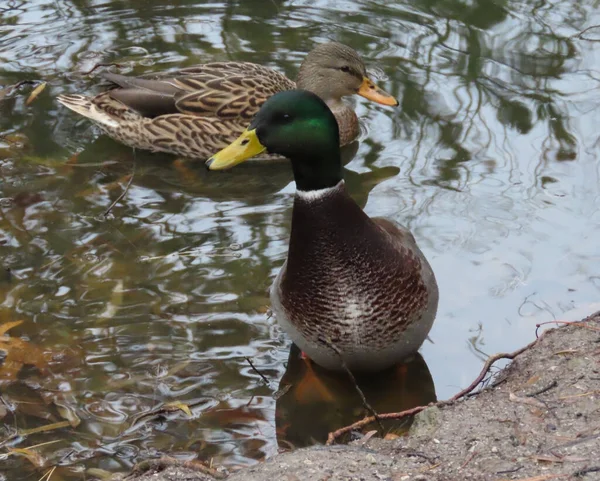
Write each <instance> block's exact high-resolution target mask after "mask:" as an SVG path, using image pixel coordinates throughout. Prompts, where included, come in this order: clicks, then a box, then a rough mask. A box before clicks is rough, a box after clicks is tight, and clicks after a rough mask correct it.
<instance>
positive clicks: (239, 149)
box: [206, 129, 266, 170]
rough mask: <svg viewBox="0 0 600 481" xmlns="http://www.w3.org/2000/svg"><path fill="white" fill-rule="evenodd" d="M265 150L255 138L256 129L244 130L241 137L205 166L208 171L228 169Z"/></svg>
mask: <svg viewBox="0 0 600 481" xmlns="http://www.w3.org/2000/svg"><path fill="white" fill-rule="evenodd" d="M265 150H266V147H265V146H264V145H262V144H261V143H260V141H259V140H258V137H257V136H256V129H253V130H244V132H242V135H240V136H239V137H238V138H237V139H235V140H234V141H233V142H232V143H231V144H229V145H228V146H227V147H225V148H224V149H223V150H220V151H219V152H217V153H216V154H215V155H213V156H212V157H211V158H210V159H208V160H207V161H206V166H207V167H208V168H209V169H210V170H224V169H230V168H231V167H233V166H234V165H237V164H241V163H242V162H244V161H245V160H248V159H249V158H250V157H254V156H255V155H258V154H260V153H261V152H264V151H265Z"/></svg>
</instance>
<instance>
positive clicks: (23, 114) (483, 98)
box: [0, 0, 600, 481]
mask: <svg viewBox="0 0 600 481" xmlns="http://www.w3.org/2000/svg"><path fill="white" fill-rule="evenodd" d="M598 6H599V3H598V2H597V1H592V0H583V1H579V0H577V1H576V0H563V1H558V0H556V1H544V0H541V1H511V0H504V1H503V0H494V1H486V0H465V1H459V0H428V1H419V2H417V1H410V0H402V1H398V2H389V5H385V2H376V1H371V0H347V1H338V2H330V1H324V0H316V1H314V0H313V1H306V0H289V1H285V0H268V1H265V0H245V1H242V0H237V1H221V2H202V1H198V0H195V1H185V0H183V1H177V2H173V1H166V0H163V1H158V0H152V1H148V0H143V1H139V0H131V1H127V0H107V1H102V0H36V1H17V0H5V1H4V2H2V4H1V5H0V61H1V63H0V85H4V86H9V85H14V84H16V83H17V82H19V81H22V80H33V81H45V82H47V85H46V88H45V89H44V91H43V92H41V93H40V94H39V96H38V97H37V98H36V99H35V100H33V101H32V102H31V103H30V104H29V105H26V100H27V98H28V96H29V94H30V92H31V90H32V86H28V85H24V86H22V87H20V88H18V89H11V90H0V114H1V115H0V135H1V137H0V198H1V200H0V264H1V265H0V267H1V270H0V332H1V334H3V335H4V337H2V338H0V356H3V357H0V359H2V360H3V363H2V366H0V379H1V384H0V395H1V399H0V401H1V402H0V416H1V424H0V443H1V444H0V446H1V447H0V456H1V457H0V463H1V464H2V465H3V468H2V469H1V471H3V472H4V474H0V479H2V476H5V477H6V479H23V480H24V479H27V480H38V479H39V478H40V477H41V475H42V474H43V473H45V472H48V471H49V469H51V468H52V467H53V466H57V465H58V468H57V469H56V470H55V471H54V472H53V474H52V480H53V481H56V480H58V479H68V480H70V479H84V477H87V478H88V479H89V477H90V476H92V475H94V474H97V473H99V471H93V470H94V469H101V470H105V471H108V472H114V471H125V470H127V469H128V468H130V467H131V466H132V465H133V463H135V462H137V461H140V460H143V459H147V458H151V457H156V456H159V455H160V454H161V453H164V452H166V451H170V452H171V453H172V455H174V456H176V457H178V458H180V459H200V460H202V461H205V462H212V463H213V465H217V466H222V465H225V466H229V467H235V466H241V465H245V464H251V463H254V462H256V460H260V459H263V458H264V457H268V456H271V455H273V454H274V453H276V452H277V451H278V450H282V449H289V448H290V447H293V446H301V445H306V444H310V443H314V442H323V440H324V439H323V436H324V435H326V433H327V431H328V430H331V429H332V428H335V427H340V426H342V425H344V424H347V423H348V422H351V421H352V420H353V419H357V418H360V417H362V416H363V415H364V414H365V412H364V409H362V407H361V404H360V401H358V399H357V397H356V393H355V392H354V390H353V389H352V387H351V386H350V387H349V386H348V385H347V383H345V382H344V380H340V379H338V378H331V377H330V376H329V374H327V373H322V372H319V370H314V369H312V368H311V367H310V366H307V365H306V363H303V362H302V361H299V360H298V358H297V353H295V352H292V354H291V355H290V343H289V341H288V340H287V338H286V336H285V335H284V334H283V333H282V332H281V331H280V329H279V328H278V326H277V324H276V322H275V321H274V319H272V318H271V317H270V316H269V299H268V294H267V289H268V287H269V285H270V283H271V281H272V279H273V278H274V276H275V274H276V273H277V271H278V269H279V268H280V266H281V265H282V263H283V261H284V259H285V255H286V250H287V240H288V236H289V231H290V216H291V207H292V197H293V192H294V184H293V181H292V175H291V171H290V168H289V165H288V164H287V163H286V162H283V161H282V162H271V163H269V164H262V165H261V164H257V163H248V164H245V165H243V166H240V167H239V168H236V169H233V170H231V171H228V172H226V173H214V172H207V171H206V170H205V169H204V168H203V166H202V165H198V164H196V165H194V164H193V163H190V162H183V163H181V162H174V161H173V160H174V159H173V158H172V157H169V156H167V155H151V154H147V153H143V152H135V153H134V152H133V151H132V150H131V149H128V148H127V147H123V146H120V145H118V144H116V143H115V142H113V141H112V140H110V139H107V138H106V137H104V136H99V134H98V132H97V131H96V130H95V128H93V127H92V126H91V124H90V123H89V122H88V121H86V120H85V119H82V118H80V117H78V116H76V115H75V114H73V113H72V112H70V111H68V110H67V109H65V108H63V107H61V106H59V105H58V103H57V102H56V101H55V97H56V96H57V95H58V94H61V93H86V92H87V93H90V92H94V91H97V84H98V83H99V81H98V79H97V78H94V75H95V74H96V73H97V72H98V71H99V70H96V71H95V72H94V73H93V74H92V75H86V74H85V72H86V71H89V70H90V69H92V68H93V67H94V66H95V65H96V64H98V63H118V64H120V65H121V68H120V71H121V72H124V73H135V74H141V73H145V72H150V71H156V70H162V69H168V68H175V67H178V66H187V65H192V64H195V63H201V62H206V61H215V60H243V61H253V62H258V63H261V64H265V65H269V66H272V67H274V68H277V69H279V70H280V71H282V72H284V73H286V74H287V75H289V76H290V77H292V78H293V77H295V74H296V71H297V68H298V66H299V64H300V62H301V61H302V59H303V57H304V55H305V53H306V52H308V51H309V50H310V49H311V48H312V47H313V46H314V45H315V44H316V43H318V42H324V41H327V40H328V39H332V40H338V41H341V42H344V43H346V44H348V45H350V46H352V47H354V48H355V49H356V50H357V51H358V52H359V53H360V54H361V55H362V56H363V58H364V59H365V61H366V63H367V65H368V66H369V67H370V68H372V69H373V70H374V77H376V78H377V79H378V83H379V84H380V85H381V86H382V87H384V88H385V89H386V90H387V91H389V92H391V93H392V94H394V95H396V96H397V98H398V99H399V100H400V107H398V108H396V109H392V108H389V107H383V106H379V105H375V104H372V103H368V102H367V101H365V100H364V99H362V98H357V99H352V102H354V104H355V105H356V109H357V112H358V114H359V116H360V117H361V118H362V122H363V131H364V132H363V135H362V139H361V142H360V145H359V146H358V148H357V152H356V155H355V156H354V158H353V159H352V160H351V161H350V162H349V163H348V164H347V165H346V168H345V178H346V182H347V185H348V189H349V191H350V193H351V195H352V196H353V197H354V198H355V199H356V200H357V202H358V203H359V204H360V205H361V206H363V207H364V208H365V210H366V212H367V213H368V214H370V215H377V216H387V217H390V218H392V219H394V220H396V221H399V222H401V223H403V224H405V225H407V226H409V227H410V228H411V230H412V231H413V233H414V234H415V237H416V238H417V241H418V242H419V244H420V246H421V248H422V250H423V251H424V253H425V254H426V256H427V257H428V259H429V261H430V263H431V264H432V267H433V269H434V271H435V273H436V276H437V279H438V283H439V286H440V306H439V311H438V316H437V320H436V323H435V325H434V328H433V330H432V332H431V341H432V342H426V343H425V345H424V346H423V348H422V349H421V354H422V358H421V357H420V356H417V357H415V358H414V359H412V360H411V361H410V362H408V363H406V364H404V365H402V366H399V367H398V368H397V369H395V370H393V372H389V373H386V374H385V376H387V377H384V378H382V379H377V380H371V381H372V382H371V385H368V384H369V383H367V382H365V384H364V386H365V387H364V389H365V391H366V394H367V397H369V399H371V402H372V404H373V405H374V407H375V408H376V409H378V410H379V411H394V410H402V409H403V408H407V407H411V406H414V405H418V404H420V403H423V402H429V401H431V400H433V399H435V397H437V398H439V399H443V398H446V397H449V396H451V395H452V394H454V393H455V392H457V391H458V390H459V389H460V388H461V387H465V386H467V385H468V384H469V383H470V382H471V380H472V379H473V378H474V377H475V375H476V374H477V373H478V371H479V370H480V368H481V365H482V363H483V360H484V359H485V358H486V356H488V355H490V354H493V353H495V352H498V351H511V350H514V349H516V348H518V347H520V346H522V345H524V344H526V343H527V342H529V341H531V340H532V339H533V338H534V336H535V325H536V323H540V322H544V321H551V320H554V319H577V318H579V317H581V316H582V315H584V314H588V313H590V312H591V311H592V310H594V308H595V307H596V306H597V301H598V299H599V297H600V269H599V267H600V243H599V242H598V239H599V238H600V168H599V161H598V150H599V148H600V143H599V141H600V134H599V132H598V125H600V108H599V107H600V88H599V87H600V85H599V82H600V70H598V65H600V49H598V42H600V27H599V28H593V26H594V25H596V24H600V13H599V11H598ZM590 27H592V28H590ZM585 29H588V30H586V31H585V32H583V31H584V30H585ZM581 32H583V33H581ZM132 175H133V177H132ZM129 182H130V185H129V189H128V190H127V192H126V194H125V196H124V197H123V198H121V199H119V197H120V196H121V194H123V192H124V190H125V189H126V186H127V185H128V183H129ZM115 201H117V202H116V204H115V205H114V206H113V207H112V209H111V210H110V213H109V214H108V215H106V216H105V215H104V213H105V212H106V211H107V210H108V209H109V207H110V206H111V204H113V202H115ZM596 309H597V307H596ZM17 321H22V322H21V323H20V324H17ZM12 323H15V324H12ZM288 358H289V359H288ZM249 360H250V361H251V362H252V365H250V363H249ZM253 366H254V367H253ZM259 373H260V374H259ZM282 378H283V379H282ZM277 391H279V392H277ZM188 410H189V411H188ZM44 426H46V427H47V429H48V430H47V431H43V430H42V431H38V432H36V430H37V429H42V428H43V427H44ZM402 429H404V427H403V426H399V427H398V432H400V431H402ZM28 430H33V431H28ZM37 445H40V446H38V447H36V448H32V450H31V451H29V452H25V453H23V452H21V453H15V452H13V453H12V454H9V452H10V451H9V449H10V448H27V447H31V446H37ZM31 452H35V453H38V454H39V455H40V456H41V457H42V458H43V459H41V458H37V457H36V456H35V455H32V454H31ZM90 470H91V471H90Z"/></svg>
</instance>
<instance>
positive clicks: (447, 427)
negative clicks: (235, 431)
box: [113, 313, 600, 481]
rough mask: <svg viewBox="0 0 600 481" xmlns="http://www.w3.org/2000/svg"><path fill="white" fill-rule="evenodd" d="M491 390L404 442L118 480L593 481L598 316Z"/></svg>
mask: <svg viewBox="0 0 600 481" xmlns="http://www.w3.org/2000/svg"><path fill="white" fill-rule="evenodd" d="M495 379H496V381H495V387H493V388H488V389H485V390H483V391H481V392H480V393H478V394H477V395H474V396H470V397H467V399H465V400H462V401H457V402H455V403H453V404H451V405H447V406H441V407H435V406H433V407H429V408H427V409H425V410H424V411H423V412H421V413H420V414H418V415H417V416H416V418H415V421H414V423H413V425H412V427H411V429H410V432H409V434H408V436H403V437H400V438H397V439H393V440H383V439H379V438H377V437H369V436H368V435H367V436H364V437H363V438H362V439H359V440H358V441H355V442H353V443H351V444H350V445H333V446H314V447H310V448H304V449H298V450H296V451H292V452H288V453H284V454H280V455H276V456H274V457H272V458H270V459H268V460H267V461H265V462H263V463H260V464H257V465H256V466H252V467H249V468H244V469H242V470H240V471H237V472H232V473H226V472H221V471H218V470H217V471H212V473H213V474H214V475H215V476H216V478H215V477H213V476H212V475H211V474H210V472H211V471H210V470H208V469H205V468H204V467H203V466H202V465H200V463H197V464H196V465H193V464H191V465H188V466H183V465H169V462H160V461H159V460H157V461H151V462H146V463H143V464H142V465H140V466H138V467H137V468H136V469H135V470H134V471H133V472H132V473H129V474H127V475H119V476H117V477H114V478H113V479H126V480H128V481H174V480H186V481H210V480H214V479H227V480H230V481H236V480H237V481H242V480H244V481H258V480H273V481H275V480H282V481H304V480H319V481H336V480H374V481H381V480H390V481H404V480H431V481H445V480H457V479H468V480H510V479H514V480H522V481H525V480H527V481H545V480H550V479H573V480H600V313H595V314H593V315H592V316H589V317H587V318H585V319H584V320H582V322H581V323H576V324H571V325H567V326H564V327H559V328H556V329H551V330H548V331H547V332H545V334H544V335H543V336H542V338H541V339H540V340H539V342H536V343H535V344H534V345H533V346H532V347H531V348H529V349H527V350H525V351H524V352H523V353H522V354H520V355H518V356H517V357H516V358H515V359H514V360H513V361H512V362H511V363H510V364H509V365H508V366H507V367H506V368H505V369H504V370H502V371H501V372H500V373H499V374H498V375H497V376H496V378H495Z"/></svg>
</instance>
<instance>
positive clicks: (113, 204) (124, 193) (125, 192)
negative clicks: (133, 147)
mask: <svg viewBox="0 0 600 481" xmlns="http://www.w3.org/2000/svg"><path fill="white" fill-rule="evenodd" d="M135 164H136V162H135V154H134V156H133V171H132V172H131V176H130V177H129V182H127V185H126V186H125V189H123V192H121V194H120V195H119V197H117V198H116V199H115V201H114V202H113V203H112V204H110V206H109V208H108V209H106V212H104V217H106V216H107V215H108V214H110V211H111V210H112V208H113V207H114V206H115V205H117V203H119V202H120V201H121V199H123V197H125V196H126V195H127V192H128V191H129V187H130V186H131V183H132V182H133V177H134V176H135Z"/></svg>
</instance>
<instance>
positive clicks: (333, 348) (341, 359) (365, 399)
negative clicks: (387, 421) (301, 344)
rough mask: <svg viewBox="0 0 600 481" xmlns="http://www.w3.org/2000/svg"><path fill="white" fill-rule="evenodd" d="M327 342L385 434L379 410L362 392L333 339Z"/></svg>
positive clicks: (364, 404)
mask: <svg viewBox="0 0 600 481" xmlns="http://www.w3.org/2000/svg"><path fill="white" fill-rule="evenodd" d="M326 344H327V346H328V347H329V348H330V349H331V350H332V351H334V352H335V353H336V354H337V355H338V357H339V358H340V362H341V364H342V369H343V370H344V371H346V374H348V377H349V378H350V381H352V384H353V385H354V389H356V392H357V393H358V395H359V396H360V399H361V401H362V403H363V406H364V407H365V408H366V409H367V411H369V412H370V413H371V416H372V417H373V419H374V420H375V421H377V424H378V426H379V429H380V430H381V435H382V436H383V433H384V431H385V430H384V428H383V424H382V423H381V420H380V419H379V414H377V411H375V409H373V406H371V405H370V404H369V402H368V401H367V398H366V397H365V393H363V392H362V389H361V388H360V386H359V385H358V383H357V382H356V378H355V377H354V374H352V371H351V370H350V369H349V368H348V365H347V364H346V361H344V358H343V357H342V353H341V352H340V350H339V349H338V347H337V346H336V345H335V344H333V343H332V342H331V341H326Z"/></svg>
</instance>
